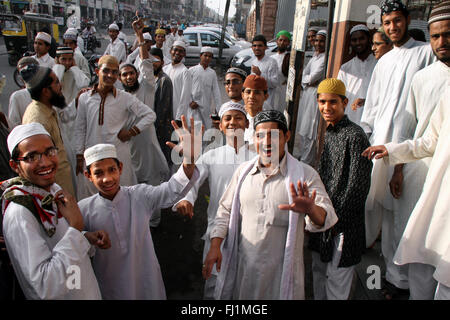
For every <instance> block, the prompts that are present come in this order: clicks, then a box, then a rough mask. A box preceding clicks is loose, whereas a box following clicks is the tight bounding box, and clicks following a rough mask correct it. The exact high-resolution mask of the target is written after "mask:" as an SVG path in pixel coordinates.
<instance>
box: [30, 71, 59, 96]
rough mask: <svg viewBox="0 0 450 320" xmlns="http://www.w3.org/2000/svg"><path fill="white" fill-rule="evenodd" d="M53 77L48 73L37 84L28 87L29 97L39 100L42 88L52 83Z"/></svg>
mask: <svg viewBox="0 0 450 320" xmlns="http://www.w3.org/2000/svg"><path fill="white" fill-rule="evenodd" d="M52 83H53V79H52V77H50V73H49V74H48V75H47V76H46V77H45V78H44V79H43V80H42V81H41V82H40V83H39V85H37V86H36V87H33V88H28V92H29V93H30V96H31V99H33V100H36V101H39V100H40V99H41V94H42V89H44V88H48V87H50V86H51V85H52Z"/></svg>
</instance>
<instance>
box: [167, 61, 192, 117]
mask: <svg viewBox="0 0 450 320" xmlns="http://www.w3.org/2000/svg"><path fill="white" fill-rule="evenodd" d="M163 72H164V73H165V74H167V75H168V76H169V78H170V80H172V85H173V104H172V108H173V109H172V110H173V115H174V119H176V120H181V115H185V116H186V119H189V118H190V116H191V115H192V112H190V110H192V109H191V108H190V107H189V104H190V103H191V102H192V97H191V94H192V77H191V74H190V73H189V70H188V68H186V66H185V65H184V64H183V63H178V64H175V65H174V64H173V63H171V64H168V65H166V66H164V67H163Z"/></svg>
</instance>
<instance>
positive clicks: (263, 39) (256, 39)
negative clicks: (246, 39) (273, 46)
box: [252, 34, 267, 46]
mask: <svg viewBox="0 0 450 320" xmlns="http://www.w3.org/2000/svg"><path fill="white" fill-rule="evenodd" d="M255 41H262V42H263V43H264V45H265V46H267V40H266V37H264V36H263V35H262V34H258V35H256V36H255V37H254V38H253V40H252V43H253V42H255Z"/></svg>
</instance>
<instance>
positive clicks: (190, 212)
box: [176, 200, 194, 219]
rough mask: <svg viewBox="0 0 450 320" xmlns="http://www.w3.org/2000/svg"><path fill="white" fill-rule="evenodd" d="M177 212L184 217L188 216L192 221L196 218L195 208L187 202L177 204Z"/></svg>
mask: <svg viewBox="0 0 450 320" xmlns="http://www.w3.org/2000/svg"><path fill="white" fill-rule="evenodd" d="M176 208H177V212H178V213H179V214H181V215H182V216H184V217H185V216H188V217H189V218H190V219H192V217H193V216H194V207H193V206H192V203H190V202H189V201H187V200H182V201H180V202H179V203H178V204H177V207H176Z"/></svg>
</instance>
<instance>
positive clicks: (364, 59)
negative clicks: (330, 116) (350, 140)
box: [337, 25, 377, 125]
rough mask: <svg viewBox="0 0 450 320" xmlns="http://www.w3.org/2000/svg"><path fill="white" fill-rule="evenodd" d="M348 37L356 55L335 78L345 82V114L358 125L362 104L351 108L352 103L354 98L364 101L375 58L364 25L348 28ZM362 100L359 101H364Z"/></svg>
mask: <svg viewBox="0 0 450 320" xmlns="http://www.w3.org/2000/svg"><path fill="white" fill-rule="evenodd" d="M350 38H351V40H350V44H351V46H352V49H353V51H354V52H356V55H355V57H353V59H351V60H350V61H348V62H346V63H344V64H343V65H342V66H341V69H340V70H339V73H338V76H337V78H338V79H339V80H342V82H344V83H345V87H346V89H347V93H346V97H347V99H348V106H347V108H346V109H345V114H346V115H347V116H348V118H349V119H350V120H351V121H352V122H354V123H356V124H357V125H359V123H360V122H361V116H362V112H363V108H364V105H359V106H358V108H357V109H356V110H353V105H354V104H355V103H356V102H357V101H356V100H360V101H361V100H363V101H364V100H365V99H366V95H367V88H368V87H369V83H370V78H371V77H372V72H373V69H374V68H375V65H376V64H377V60H376V59H375V56H374V55H373V54H372V50H371V46H370V38H371V36H370V33H369V29H368V28H367V27H366V26H365V25H357V26H355V27H353V28H352V30H350ZM360 47H362V48H360ZM363 101H361V102H360V103H364V102H363Z"/></svg>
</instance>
